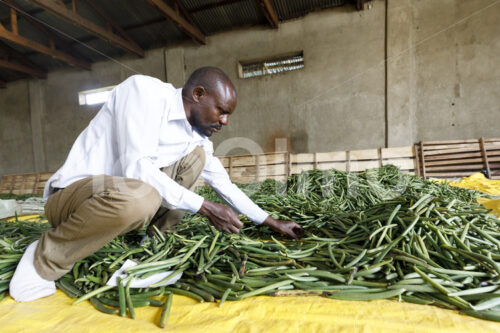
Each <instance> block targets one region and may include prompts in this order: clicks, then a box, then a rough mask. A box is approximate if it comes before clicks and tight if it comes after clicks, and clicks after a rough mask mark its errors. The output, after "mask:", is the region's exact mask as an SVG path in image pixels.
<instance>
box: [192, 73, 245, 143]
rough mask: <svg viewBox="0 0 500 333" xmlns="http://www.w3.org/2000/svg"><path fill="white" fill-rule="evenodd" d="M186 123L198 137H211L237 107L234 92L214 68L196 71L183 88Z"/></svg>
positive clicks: (226, 122) (225, 78)
mask: <svg viewBox="0 0 500 333" xmlns="http://www.w3.org/2000/svg"><path fill="white" fill-rule="evenodd" d="M182 99H183V102H184V110H185V111H186V117H187V120H188V122H189V123H190V124H191V126H193V128H194V129H195V130H196V131H197V132H198V133H200V134H202V135H205V136H211V135H212V134H213V133H215V132H218V131H220V129H221V128H222V125H227V124H228V118H229V116H230V115H231V114H232V113H233V111H234V109H235V108H236V89H235V88H234V85H233V83H232V82H231V80H230V79H229V77H228V76H227V75H226V74H225V73H224V72H223V71H222V70H221V69H219V68H217V67H201V68H198V69H197V70H195V71H194V72H193V73H192V74H191V76H190V77H189V79H188V80H187V82H186V84H185V85H184V88H183V89H182Z"/></svg>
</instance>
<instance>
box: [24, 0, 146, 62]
mask: <svg viewBox="0 0 500 333" xmlns="http://www.w3.org/2000/svg"><path fill="white" fill-rule="evenodd" d="M31 2H33V3H34V4H36V5H37V6H39V7H41V8H43V9H45V10H46V11H48V12H50V13H52V14H54V15H56V16H58V17H60V18H62V19H64V20H66V21H68V22H70V23H72V24H73V25H75V26H77V27H79V28H82V29H84V30H86V31H88V32H90V33H91V34H93V35H96V36H97V37H99V38H101V39H104V40H106V41H108V42H109V43H111V44H113V45H115V46H118V47H120V48H122V49H124V50H126V51H129V52H132V53H134V54H136V55H138V56H140V57H144V50H143V49H142V48H141V47H140V46H139V45H137V44H136V43H135V42H134V41H129V40H126V39H124V38H122V37H120V36H118V35H116V34H114V33H113V32H111V31H109V30H106V29H105V28H102V27H100V26H98V25H97V24H95V23H94V22H92V21H90V20H87V19H86V18H84V17H82V16H80V15H79V14H77V13H74V12H73V11H71V10H69V9H67V8H66V7H65V6H63V5H61V4H59V3H57V2H53V1H51V0H31Z"/></svg>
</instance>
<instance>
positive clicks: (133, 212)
mask: <svg viewBox="0 0 500 333" xmlns="http://www.w3.org/2000/svg"><path fill="white" fill-rule="evenodd" d="M235 108H236V90H235V88H234V86H233V84H232V82H231V80H230V79H229V78H228V77H227V75H226V74H225V73H224V72H222V71H221V70H220V69H218V68H214V67H202V68H199V69H197V70H196V71H194V72H193V73H192V74H191V76H190V77H189V79H188V81H187V82H186V84H185V85H184V88H182V89H175V88H174V87H173V86H172V85H170V84H166V83H163V82H161V81H160V80H157V79H154V78H151V77H147V76H142V75H135V76H132V77H130V78H128V79H127V80H125V81H124V82H123V83H121V84H120V85H118V86H117V87H116V88H115V89H113V91H112V92H111V96H110V98H109V100H108V101H107V102H106V103H105V104H104V106H103V107H102V108H101V110H100V111H99V113H98V114H97V115H96V116H95V118H94V119H93V120H92V121H91V122H90V124H89V126H88V127H87V128H86V129H85V130H84V131H83V132H82V133H81V134H80V135H79V137H78V138H77V140H76V141H75V143H74V145H73V147H72V148H71V151H70V153H69V155H68V158H67V160H66V162H65V163H64V165H63V166H62V167H61V168H60V169H59V170H58V171H57V172H56V173H55V174H54V175H53V176H52V177H51V178H50V179H49V180H48V182H47V184H46V187H45V192H44V197H46V198H48V200H47V203H46V205H45V212H46V216H47V218H48V220H49V222H50V223H51V224H52V226H53V227H54V228H53V229H51V230H50V231H48V232H46V233H44V234H43V235H42V237H41V238H40V240H38V241H36V242H34V243H33V244H31V245H30V246H28V248H27V249H26V251H25V254H24V255H23V257H22V259H21V261H20V263H19V265H18V267H17V269H16V272H15V274H14V276H13V278H12V280H11V283H10V295H11V296H12V297H13V298H14V299H15V300H17V301H31V300H34V299H38V298H41V297H45V296H48V295H51V294H53V293H54V292H55V285H54V281H55V280H57V279H59V278H60V277H61V276H63V275H64V274H65V273H66V272H68V271H69V270H70V269H71V268H72V267H73V265H74V263H75V262H77V261H78V260H81V259H83V258H85V257H87V256H89V255H91V254H92V253H94V252H95V251H97V250H98V249H100V248H101V247H103V246H104V245H105V244H106V243H108V242H109V241H111V240H112V239H113V238H115V237H116V236H118V235H120V234H123V233H126V232H128V231H131V230H134V229H138V228H142V227H144V226H145V225H146V224H147V222H149V221H150V220H152V222H151V225H155V226H157V227H158V228H159V229H160V230H162V231H165V230H168V229H170V230H172V229H173V228H174V226H175V224H176V223H177V222H178V221H179V220H180V219H181V218H182V216H183V212H184V211H189V212H191V213H199V214H202V215H204V216H206V217H207V218H208V219H209V221H210V222H211V223H212V224H213V225H214V227H215V228H216V229H218V230H221V231H225V232H228V233H238V232H239V230H240V229H241V227H242V226H243V224H242V223H241V222H240V221H239V219H238V215H237V214H236V213H235V211H234V210H233V209H231V208H230V207H228V206H225V205H222V204H218V203H215V202H210V201H208V200H205V199H204V198H203V197H201V196H199V195H197V194H195V193H194V192H192V190H193V189H194V186H195V183H196V180H197V179H198V177H199V176H200V175H201V177H202V178H203V179H204V180H205V182H207V183H208V184H209V185H210V186H211V187H212V188H214V190H215V191H216V192H217V193H218V195H219V196H221V198H223V199H224V200H225V201H226V202H227V203H228V204H229V205H230V206H232V207H233V208H234V209H235V210H237V211H238V212H240V213H242V214H245V215H246V216H247V217H248V218H249V219H250V220H252V221H253V222H254V223H256V224H263V225H266V226H268V227H270V228H271V229H272V230H274V231H277V232H280V233H282V234H284V235H286V236H288V237H291V238H297V237H299V236H300V235H301V233H302V229H301V228H300V226H299V225H298V224H296V223H295V222H292V221H278V220H275V219H273V218H272V217H271V216H269V215H268V214H267V213H266V212H264V211H263V210H262V209H260V208H259V207H258V206H257V205H255V204H254V203H253V202H252V201H251V200H250V199H249V198H248V197H247V196H246V195H245V194H244V193H243V192H242V191H241V190H239V189H238V188H237V187H236V186H235V185H234V184H232V183H231V181H230V179H229V176H228V175H227V173H226V171H225V170H224V167H223V166H222V164H221V163H220V161H219V160H218V159H217V158H215V157H214V156H213V155H212V154H213V147H212V143H211V142H210V141H209V140H208V137H210V136H211V135H212V134H213V133H216V132H219V131H220V130H221V128H222V126H223V125H227V124H228V118H229V116H230V115H231V114H232V113H233V111H234V109H235Z"/></svg>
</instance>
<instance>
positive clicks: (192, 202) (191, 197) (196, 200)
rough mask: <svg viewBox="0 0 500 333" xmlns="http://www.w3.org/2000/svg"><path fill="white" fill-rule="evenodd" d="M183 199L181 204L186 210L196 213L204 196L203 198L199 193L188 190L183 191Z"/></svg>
mask: <svg viewBox="0 0 500 333" xmlns="http://www.w3.org/2000/svg"><path fill="white" fill-rule="evenodd" d="M183 199H184V200H183V201H184V202H183V206H184V207H185V209H186V210H188V211H190V212H191V213H193V214H196V213H198V211H199V210H200V208H201V205H203V201H205V198H203V197H202V196H201V195H198V194H196V193H194V192H191V191H189V190H186V191H185V193H184V198H183Z"/></svg>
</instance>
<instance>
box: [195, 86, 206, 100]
mask: <svg viewBox="0 0 500 333" xmlns="http://www.w3.org/2000/svg"><path fill="white" fill-rule="evenodd" d="M206 94H207V91H206V90H205V88H204V87H203V86H197V87H195V88H194V89H193V100H194V101H195V102H199V101H200V98H201V97H203V96H205V95H206Z"/></svg>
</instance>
